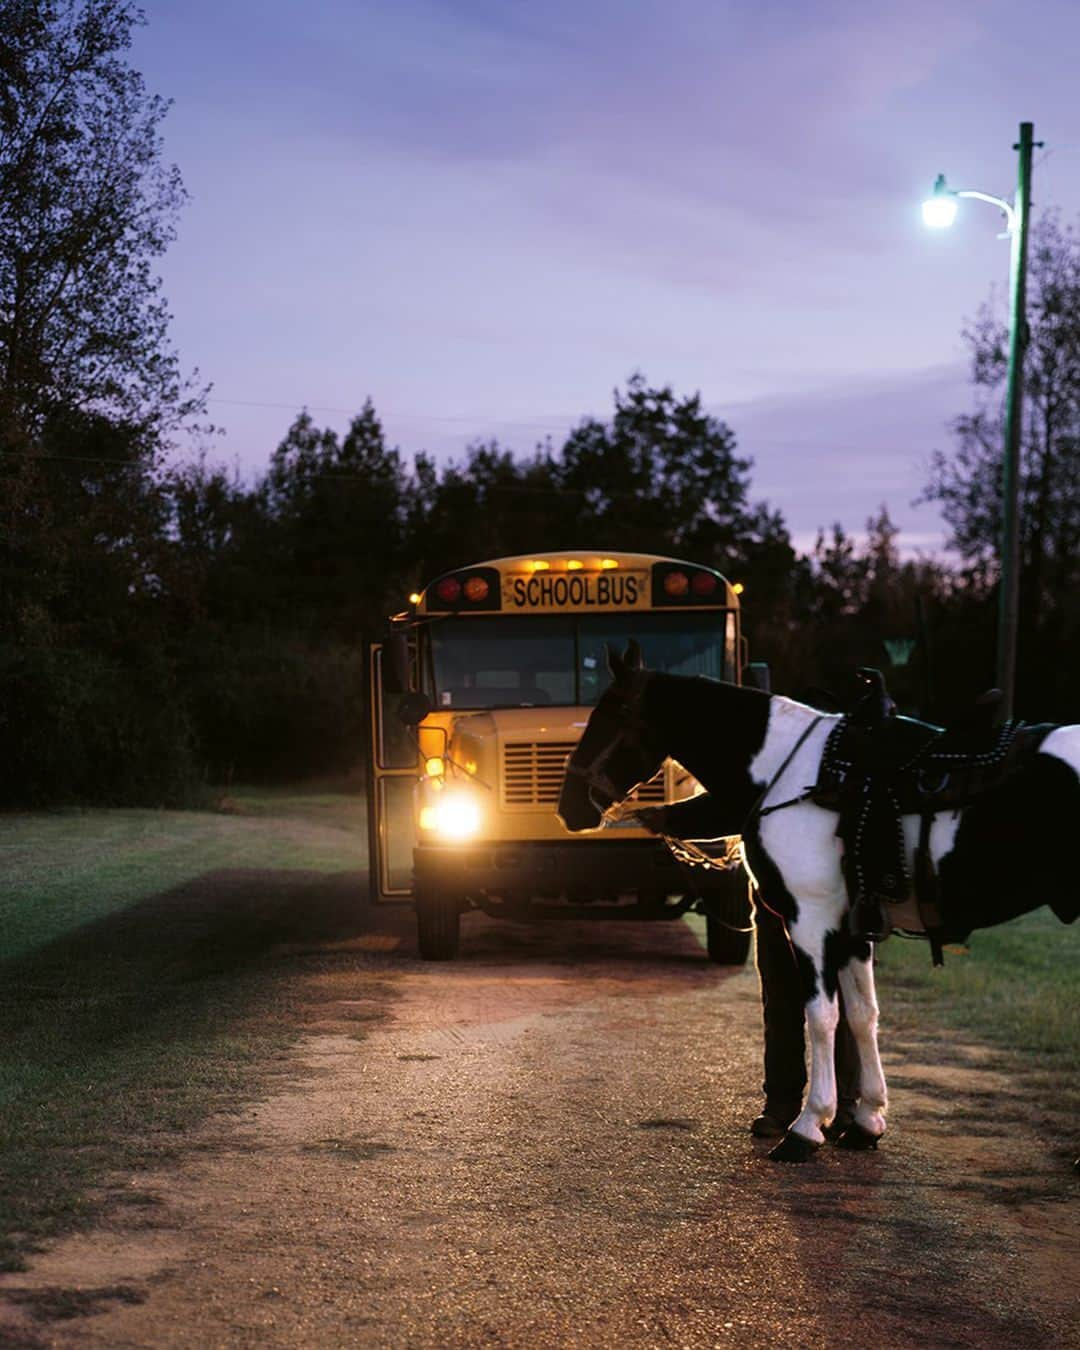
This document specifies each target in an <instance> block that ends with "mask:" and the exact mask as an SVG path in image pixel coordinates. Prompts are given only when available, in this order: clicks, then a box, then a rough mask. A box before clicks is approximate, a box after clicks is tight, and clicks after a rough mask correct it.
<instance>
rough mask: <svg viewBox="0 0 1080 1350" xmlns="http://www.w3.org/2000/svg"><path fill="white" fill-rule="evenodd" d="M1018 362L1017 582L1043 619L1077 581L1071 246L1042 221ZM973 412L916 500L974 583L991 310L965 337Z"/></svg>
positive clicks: (995, 357) (1078, 400)
mask: <svg viewBox="0 0 1080 1350" xmlns="http://www.w3.org/2000/svg"><path fill="white" fill-rule="evenodd" d="M1027 275H1029V282H1027V286H1029V292H1027V321H1029V338H1027V344H1026V350H1025V356H1023V382H1025V417H1023V435H1022V447H1021V482H1019V489H1021V506H1019V521H1021V579H1022V580H1021V585H1022V602H1023V609H1025V610H1026V613H1027V616H1029V617H1030V616H1033V614H1041V616H1042V618H1044V620H1049V618H1050V617H1052V616H1054V614H1058V613H1060V609H1061V605H1062V601H1064V599H1065V597H1066V595H1068V593H1069V591H1072V590H1075V587H1076V583H1077V580H1080V491H1077V487H1080V238H1077V234H1076V231H1075V229H1073V228H1066V227H1062V224H1061V221H1060V219H1058V217H1057V216H1056V215H1053V213H1052V215H1046V216H1044V217H1042V219H1041V220H1039V221H1038V223H1037V225H1035V227H1034V229H1033V239H1031V255H1030V262H1029V273H1027ZM964 338H965V340H967V343H968V346H969V348H971V355H972V383H973V386H975V409H973V410H972V412H971V413H965V414H964V416H961V417H957V418H956V421H954V424H953V429H954V433H956V437H957V447H956V451H954V452H953V454H952V455H946V454H944V452H941V451H937V452H936V454H934V455H933V458H931V464H930V481H929V483H927V486H926V489H925V491H923V499H925V501H936V502H940V504H941V508H942V514H944V517H945V521H946V524H948V525H949V528H950V531H952V536H950V540H949V544H950V547H952V548H954V549H956V551H957V552H958V553H960V555H961V556H963V558H964V560H965V563H967V564H968V568H969V571H971V576H972V579H973V580H975V582H977V583H979V585H981V586H984V587H985V586H988V585H990V583H992V582H994V580H995V579H996V571H998V549H999V544H1000V524H1002V454H1003V444H1004V429H1003V418H1004V412H1003V394H1004V383H1006V374H1007V365H1008V358H1007V352H1008V335H1007V327H1006V323H1004V320H1003V317H1002V316H1000V313H999V311H998V308H996V306H995V304H994V302H992V301H991V302H988V304H984V305H983V306H981V309H980V311H979V313H977V316H976V319H975V320H973V323H971V324H969V325H968V328H967V329H965V332H964Z"/></svg>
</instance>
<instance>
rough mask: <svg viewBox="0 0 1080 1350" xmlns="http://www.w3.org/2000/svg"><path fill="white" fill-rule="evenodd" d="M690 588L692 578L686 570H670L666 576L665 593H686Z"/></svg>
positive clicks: (672, 594) (678, 594)
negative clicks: (690, 578)
mask: <svg viewBox="0 0 1080 1350" xmlns="http://www.w3.org/2000/svg"><path fill="white" fill-rule="evenodd" d="M689 589H690V580H689V578H688V577H687V575H686V573H685V572H669V573H668V574H667V576H666V577H665V578H664V594H665V595H671V596H680V595H685V594H686V592H687V591H688V590H689Z"/></svg>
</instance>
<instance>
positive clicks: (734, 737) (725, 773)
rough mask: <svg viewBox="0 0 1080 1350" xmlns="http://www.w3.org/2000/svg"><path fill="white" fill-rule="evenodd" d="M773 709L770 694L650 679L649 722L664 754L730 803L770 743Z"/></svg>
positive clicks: (698, 681)
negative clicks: (755, 758) (768, 737)
mask: <svg viewBox="0 0 1080 1350" xmlns="http://www.w3.org/2000/svg"><path fill="white" fill-rule="evenodd" d="M769 706H770V698H769V695H768V694H764V693H762V692H761V691H760V690H757V689H741V688H739V687H737V686H736V685H732V684H724V683H721V682H719V681H716V680H706V679H702V678H700V677H694V676H680V675H662V674H658V675H654V676H651V677H650V687H649V694H648V721H649V723H650V724H651V725H652V726H653V727H654V728H655V729H656V732H657V734H658V736H659V738H660V740H661V742H662V746H663V749H664V751H665V753H666V754H668V755H670V756H671V758H672V759H676V760H678V762H679V763H680V764H681V765H682V766H683V767H684V768H686V769H689V770H690V772H691V773H692V774H693V775H694V777H695V778H696V779H697V780H698V782H699V783H701V784H702V785H703V786H704V787H706V788H707V789H708V790H709V792H710V793H713V794H714V795H716V796H717V797H722V798H724V799H725V800H726V801H728V802H729V803H732V804H733V803H734V801H735V799H736V798H737V797H741V795H743V794H744V793H745V791H746V790H748V787H749V777H748V770H749V766H750V763H751V761H752V760H753V759H754V757H755V756H756V755H757V754H758V753H759V752H760V751H761V750H762V749H763V747H764V746H765V744H766V740H767V732H768V726H769Z"/></svg>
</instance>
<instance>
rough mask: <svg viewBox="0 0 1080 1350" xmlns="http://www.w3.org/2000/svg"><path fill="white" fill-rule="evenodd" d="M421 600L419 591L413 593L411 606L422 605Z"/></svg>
mask: <svg viewBox="0 0 1080 1350" xmlns="http://www.w3.org/2000/svg"><path fill="white" fill-rule="evenodd" d="M420 600H421V596H420V592H419V591H413V593H412V595H410V596H409V604H410V605H418V604H419V603H420Z"/></svg>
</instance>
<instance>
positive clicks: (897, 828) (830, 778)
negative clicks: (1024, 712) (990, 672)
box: [811, 667, 1052, 938]
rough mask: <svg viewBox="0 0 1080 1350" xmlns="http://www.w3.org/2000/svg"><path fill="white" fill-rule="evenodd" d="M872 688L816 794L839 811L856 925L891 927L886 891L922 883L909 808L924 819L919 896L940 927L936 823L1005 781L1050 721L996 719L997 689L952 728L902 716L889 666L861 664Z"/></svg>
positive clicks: (840, 738)
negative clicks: (912, 869)
mask: <svg viewBox="0 0 1080 1350" xmlns="http://www.w3.org/2000/svg"><path fill="white" fill-rule="evenodd" d="M857 674H858V678H859V680H860V682H861V684H862V685H863V693H862V695H861V697H860V698H859V701H858V702H857V703H856V705H855V707H854V708H853V709H852V711H851V713H850V714H848V716H846V717H845V718H843V720H842V721H840V722H839V723H838V724H837V726H836V728H835V730H834V731H833V732H832V734H831V735H830V737H829V739H828V741H827V743H826V746H825V753H824V755H823V756H822V761H821V768H820V770H819V774H818V781H817V783H816V785H815V786H814V788H813V790H812V792H811V800H812V801H814V802H815V803H816V804H817V805H818V806H823V807H825V808H826V809H828V810H830V811H835V812H837V814H838V815H839V822H838V824H837V830H836V832H837V835H838V836H839V837H840V839H841V840H842V841H843V844H844V868H845V875H846V878H847V884H848V892H849V895H850V898H851V905H852V915H853V927H854V928H855V929H856V931H857V932H859V934H860V935H861V936H864V937H868V938H880V937H883V936H885V935H886V934H887V932H888V931H889V923H888V919H887V917H886V915H885V913H884V910H883V909H882V905H881V901H882V900H894V901H895V900H904V899H906V898H907V897H908V896H909V895H910V894H911V891H912V878H911V876H910V874H909V871H908V867H907V849H906V847H905V842H904V832H903V825H902V823H901V817H902V816H905V815H918V816H919V817H920V818H921V819H922V822H923V825H922V831H921V839H920V846H919V850H918V853H917V857H916V878H915V882H916V886H915V889H916V895H917V898H918V900H919V903H920V907H921V908H922V909H923V913H924V922H925V923H926V926H927V928H928V930H932V928H933V927H934V926H935V922H936V924H937V926H940V916H939V915H937V913H936V906H935V902H936V894H933V892H934V890H935V888H934V887H933V886H932V884H931V881H930V876H929V873H928V871H927V869H929V872H930V873H932V867H931V864H930V856H929V848H928V844H929V826H930V823H931V822H932V820H933V818H934V816H935V815H936V814H937V813H938V812H939V811H945V810H954V809H957V808H959V807H961V806H965V805H967V804H969V803H970V802H971V801H973V800H974V799H975V798H976V797H978V796H980V795H981V794H982V793H983V792H986V791H988V790H990V789H991V788H993V787H997V786H999V785H1000V784H1001V783H1003V782H1004V781H1005V780H1006V779H1007V778H1008V777H1010V776H1011V775H1012V773H1013V772H1015V770H1016V767H1017V766H1018V764H1019V763H1020V762H1021V761H1022V760H1023V759H1024V758H1026V756H1027V755H1028V754H1030V753H1032V752H1033V751H1034V750H1036V749H1038V747H1039V745H1041V743H1042V741H1043V740H1044V739H1045V737H1046V736H1047V735H1048V734H1049V732H1050V731H1051V730H1052V727H1051V726H1049V725H1039V726H1028V725H1026V724H1024V723H1019V722H1005V723H1002V724H1000V725H997V726H995V725H994V721H995V718H996V715H997V709H998V704H999V702H1000V697H1001V696H1000V694H999V692H998V691H997V690H992V691H990V693H989V694H984V695H983V696H982V697H981V698H980V699H978V700H977V701H976V703H975V705H974V707H973V709H972V710H971V712H970V713H969V714H967V715H966V716H965V717H963V718H961V719H960V720H958V721H957V722H956V723H955V724H953V725H952V726H950V727H947V728H943V727H939V726H934V725H933V724H931V723H929V722H920V721H917V720H915V719H914V718H910V717H902V716H899V715H898V714H897V712H896V705H895V703H893V701H892V699H891V698H890V697H889V694H888V691H887V690H886V688H885V680H884V677H883V676H882V674H881V672H880V671H878V670H873V669H871V668H869V667H863V668H860V670H859V671H858V672H857Z"/></svg>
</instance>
